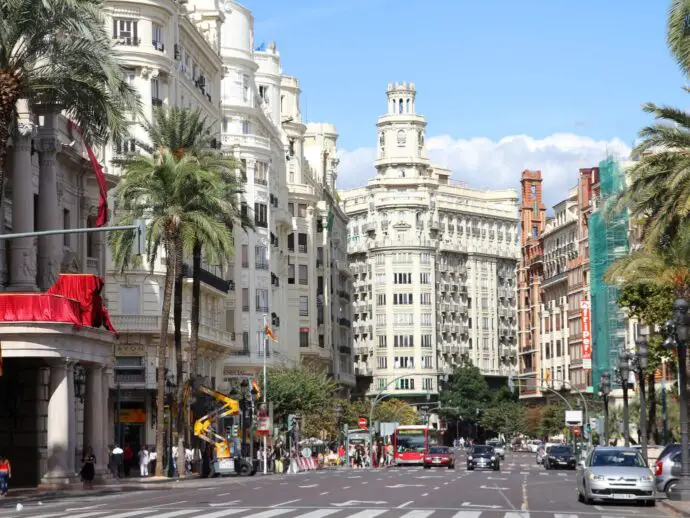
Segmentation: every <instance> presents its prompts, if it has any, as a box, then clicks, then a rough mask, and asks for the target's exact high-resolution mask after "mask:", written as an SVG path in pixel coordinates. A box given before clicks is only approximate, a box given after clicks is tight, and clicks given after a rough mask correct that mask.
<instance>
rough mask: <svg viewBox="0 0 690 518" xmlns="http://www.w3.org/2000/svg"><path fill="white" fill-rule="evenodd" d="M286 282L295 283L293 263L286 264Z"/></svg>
mask: <svg viewBox="0 0 690 518" xmlns="http://www.w3.org/2000/svg"><path fill="white" fill-rule="evenodd" d="M288 284H295V265H294V264H288Z"/></svg>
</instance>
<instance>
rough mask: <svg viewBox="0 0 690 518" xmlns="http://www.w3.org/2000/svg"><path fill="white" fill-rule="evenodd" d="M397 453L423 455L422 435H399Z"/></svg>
mask: <svg viewBox="0 0 690 518" xmlns="http://www.w3.org/2000/svg"><path fill="white" fill-rule="evenodd" d="M396 441H397V446H398V453H415V452H416V453H423V452H424V446H425V442H426V441H425V440H424V435H423V434H419V435H417V434H415V435H411V434H410V435H403V434H399V435H398V437H397V439H396Z"/></svg>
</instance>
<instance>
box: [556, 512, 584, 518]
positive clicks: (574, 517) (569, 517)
mask: <svg viewBox="0 0 690 518" xmlns="http://www.w3.org/2000/svg"><path fill="white" fill-rule="evenodd" d="M553 518H578V516H577V515H576V514H558V513H556V514H554V515H553Z"/></svg>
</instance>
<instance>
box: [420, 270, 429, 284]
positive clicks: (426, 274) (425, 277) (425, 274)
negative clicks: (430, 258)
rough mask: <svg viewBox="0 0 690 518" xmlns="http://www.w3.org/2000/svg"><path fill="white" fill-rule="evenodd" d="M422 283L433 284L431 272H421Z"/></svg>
mask: <svg viewBox="0 0 690 518" xmlns="http://www.w3.org/2000/svg"><path fill="white" fill-rule="evenodd" d="M419 283H420V284H431V274H430V273H429V272H422V273H420V274H419Z"/></svg>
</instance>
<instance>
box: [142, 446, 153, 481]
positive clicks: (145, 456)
mask: <svg viewBox="0 0 690 518" xmlns="http://www.w3.org/2000/svg"><path fill="white" fill-rule="evenodd" d="M149 462H151V454H150V453H149V450H148V449H147V448H146V445H145V444H144V445H143V446H142V447H141V449H140V450H139V476H140V477H141V478H144V477H148V476H149Z"/></svg>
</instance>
